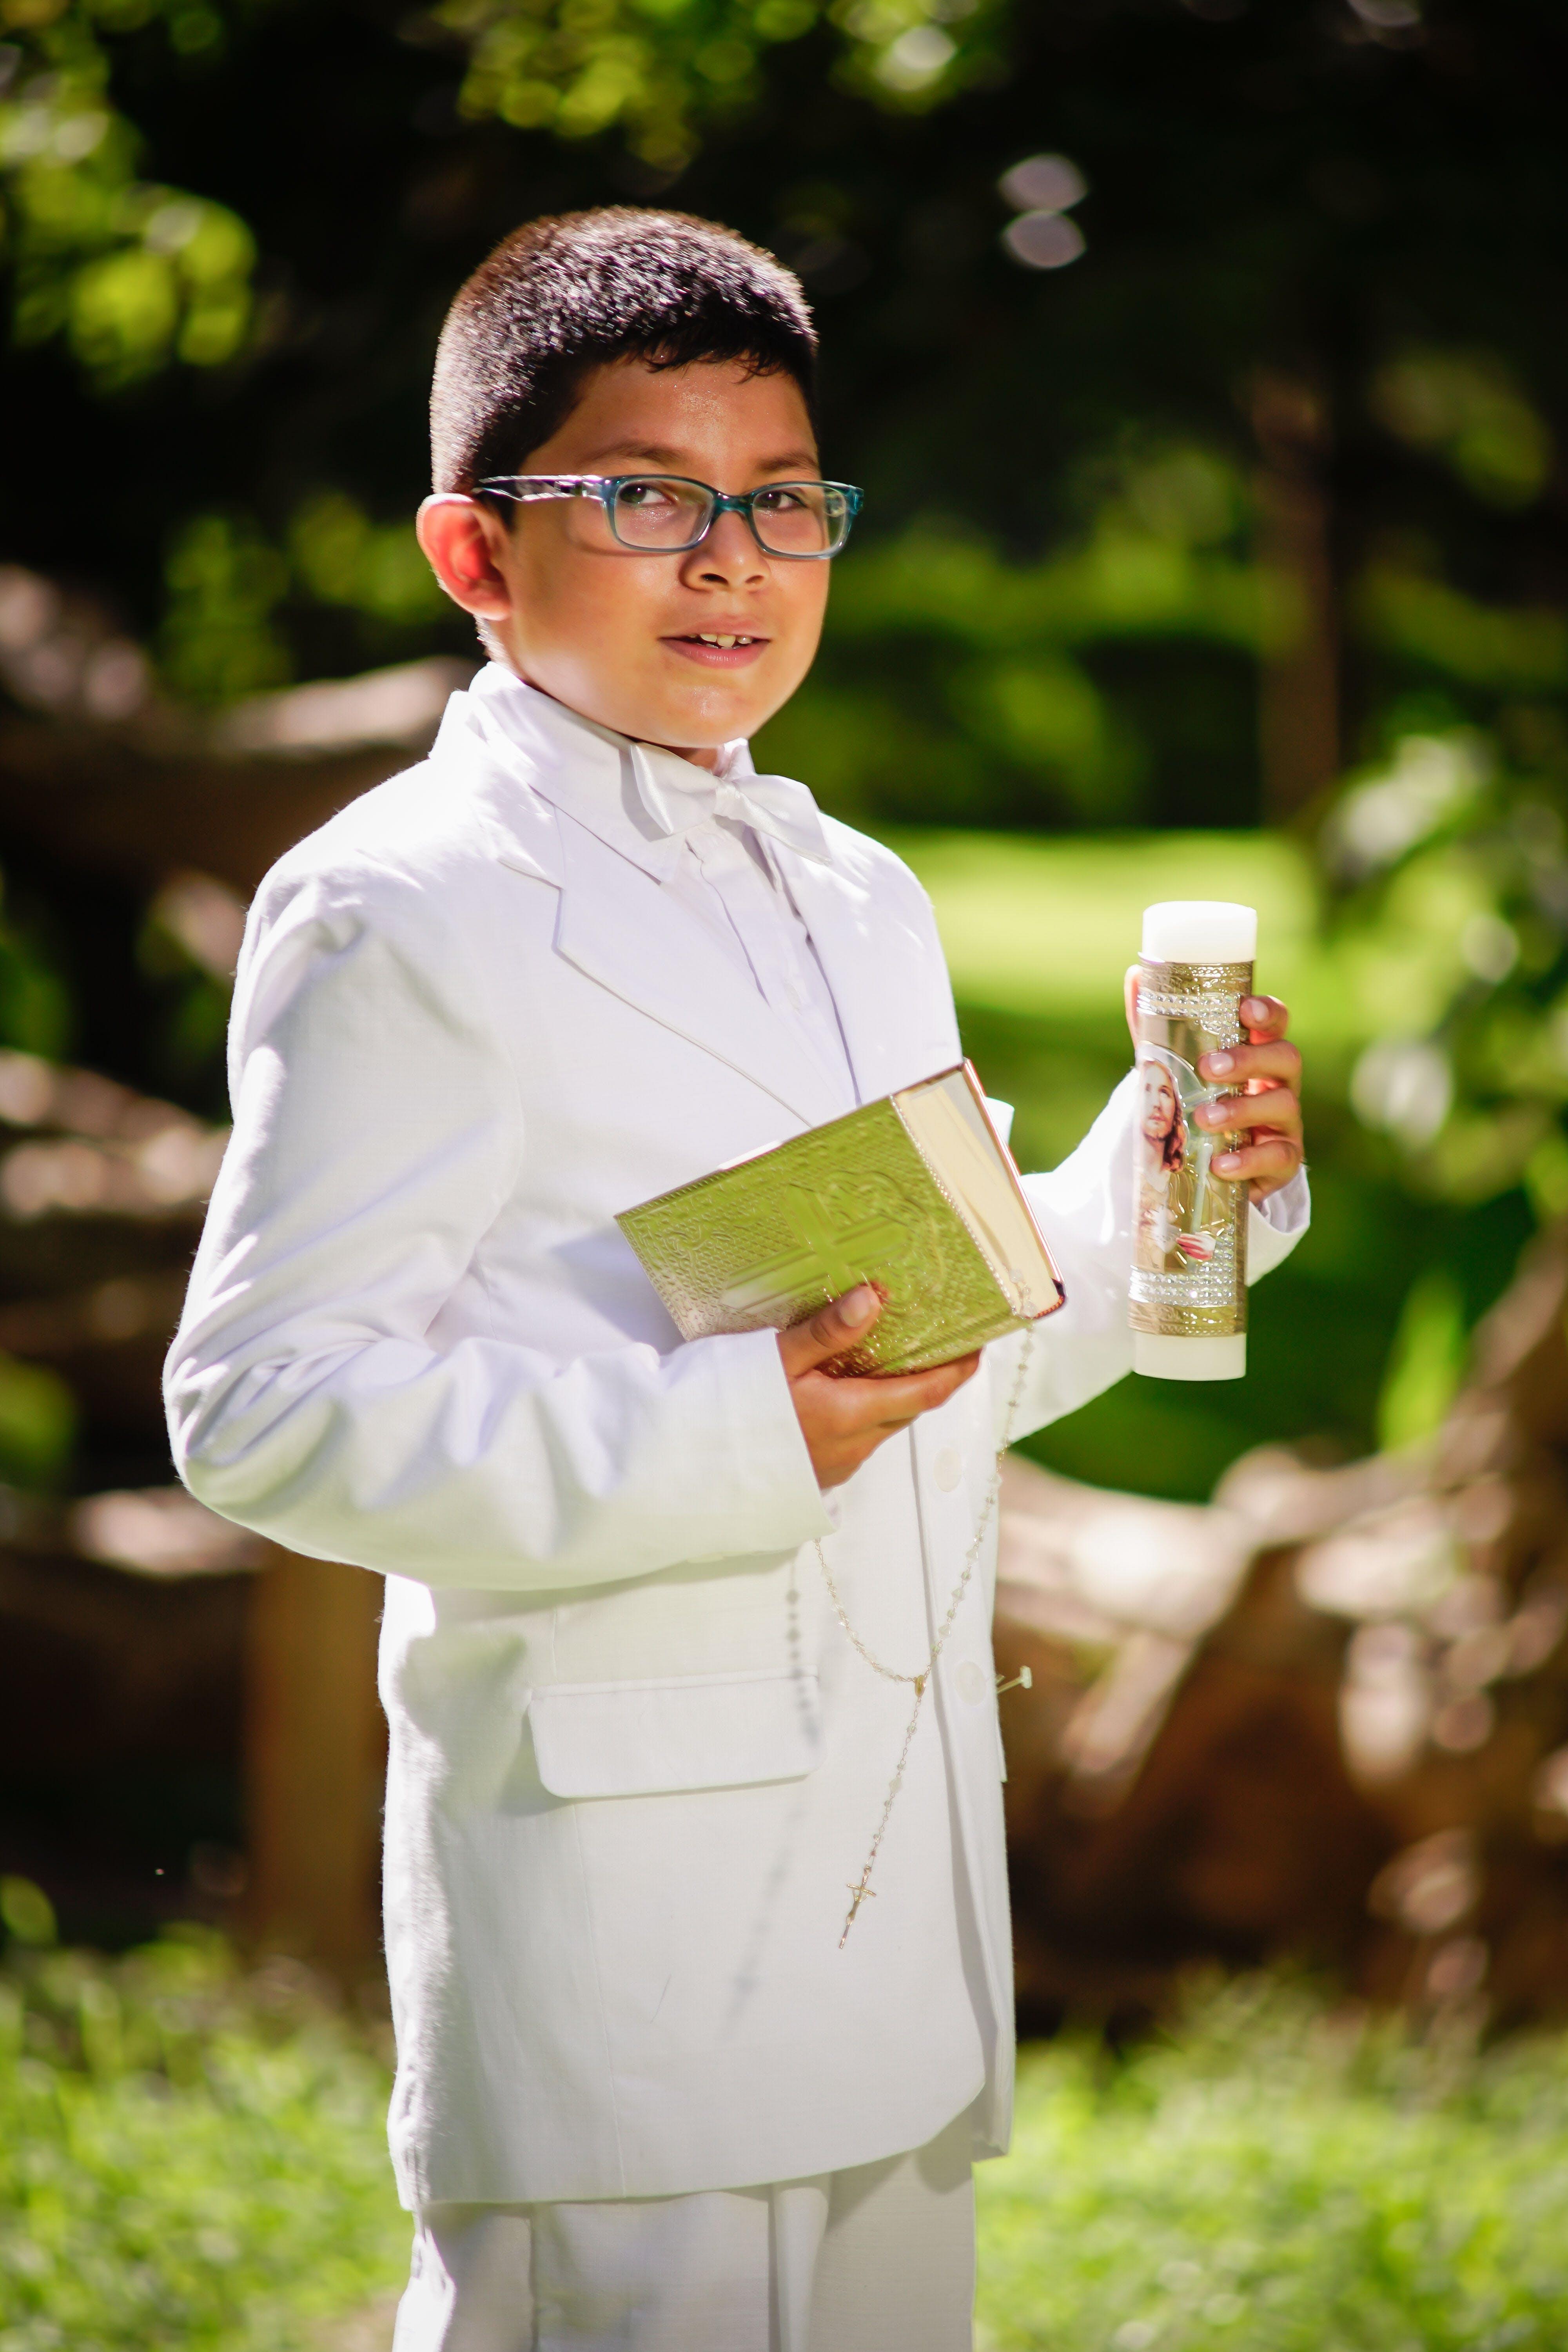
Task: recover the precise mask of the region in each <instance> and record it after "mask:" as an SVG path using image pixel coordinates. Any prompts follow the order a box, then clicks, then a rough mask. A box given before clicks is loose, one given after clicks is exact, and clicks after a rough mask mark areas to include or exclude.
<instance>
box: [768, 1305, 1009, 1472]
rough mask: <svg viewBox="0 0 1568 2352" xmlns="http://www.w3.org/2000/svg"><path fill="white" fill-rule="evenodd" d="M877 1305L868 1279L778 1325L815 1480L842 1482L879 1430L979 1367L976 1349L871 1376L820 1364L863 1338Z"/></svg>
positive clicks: (876, 1441)
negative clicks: (840, 1374)
mask: <svg viewBox="0 0 1568 2352" xmlns="http://www.w3.org/2000/svg"><path fill="white" fill-rule="evenodd" d="M881 1311H882V1302H881V1300H880V1299H879V1297H878V1296H877V1294H876V1292H875V1291H874V1290H873V1289H872V1287H871V1286H870V1284H869V1283H868V1282H863V1283H861V1284H860V1285H859V1286H858V1289H855V1290H851V1291H848V1292H847V1294H846V1295H845V1297H842V1298H836V1299H835V1300H834V1301H833V1304H832V1305H831V1306H830V1307H822V1308H821V1309H819V1311H818V1312H817V1313H816V1314H815V1315H814V1316H813V1317H812V1318H811V1320H810V1322H809V1323H797V1324H796V1325H795V1328H793V1329H792V1330H789V1331H781V1332H780V1333H779V1354H780V1355H781V1356H782V1357H783V1359H784V1373H785V1376H786V1378H787V1379H788V1381H789V1388H790V1395H791V1396H792V1397H793V1399H794V1400H795V1414H796V1417H797V1419H798V1420H799V1422H800V1427H801V1434H802V1436H803V1437H804V1438H805V1444H806V1451H807V1452H808V1453H809V1454H810V1455H811V1466H812V1468H813V1469H814V1470H815V1471H816V1483H817V1485H818V1486H842V1485H843V1484H844V1481H845V1480H846V1478H849V1477H852V1476H853V1475H854V1474H855V1472H856V1471H857V1470H858V1468H859V1467H860V1465H861V1463H862V1462H864V1461H866V1460H868V1457H869V1456H870V1455H871V1454H874V1453H875V1452H876V1450H877V1448H878V1446H879V1445H880V1444H882V1442H883V1440H884V1438H889V1437H891V1436H893V1435H894V1433H896V1432H897V1431H899V1430H900V1429H907V1428H908V1427H909V1425H910V1422H911V1421H918V1420H919V1418H920V1416H921V1413H922V1412H931V1409H932V1407H933V1406H934V1405H939V1404H945V1403H946V1402H947V1401H948V1398H949V1397H950V1396H952V1394H953V1393H954V1391H956V1390H958V1389H961V1388H962V1387H963V1383H964V1381H969V1380H973V1377H974V1375H975V1373H976V1372H977V1371H978V1370H979V1369H980V1358H979V1357H978V1355H973V1356H960V1357H958V1358H957V1359H956V1360H955V1361H954V1362H952V1363H951V1364H933V1365H932V1367H931V1370H929V1371H925V1372H894V1373H891V1374H889V1375H888V1376H886V1377H884V1378H879V1379H875V1380H852V1379H841V1378H836V1377H835V1376H834V1374H833V1373H831V1372H825V1371H823V1370H821V1366H822V1365H824V1364H825V1363H826V1362H827V1361H828V1360H829V1359H830V1358H832V1357H834V1356H841V1355H843V1354H844V1353H845V1351H846V1349H849V1348H852V1347H853V1346H854V1345H855V1343H856V1341H857V1340H859V1339H864V1338H865V1336H866V1334H867V1332H868V1331H869V1329H870V1328H871V1326H872V1324H873V1323H875V1321H876V1319H877V1318H878V1316H879V1314H880V1313H881Z"/></svg>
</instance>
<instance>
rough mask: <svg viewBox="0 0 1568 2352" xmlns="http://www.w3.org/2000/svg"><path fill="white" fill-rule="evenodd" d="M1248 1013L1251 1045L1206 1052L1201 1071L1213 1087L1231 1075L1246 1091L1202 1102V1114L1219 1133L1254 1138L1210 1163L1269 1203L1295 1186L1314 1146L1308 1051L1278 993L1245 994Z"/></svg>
mask: <svg viewBox="0 0 1568 2352" xmlns="http://www.w3.org/2000/svg"><path fill="white" fill-rule="evenodd" d="M1241 1018H1242V1021H1243V1024H1245V1026H1246V1030H1247V1037H1248V1039H1249V1040H1250V1043H1249V1044H1247V1045H1233V1046H1232V1047H1231V1048H1230V1050H1229V1052H1228V1053H1224V1054H1205V1055H1204V1057H1203V1059H1202V1061H1201V1062H1200V1063H1199V1064H1198V1076H1199V1077H1200V1078H1206V1079H1207V1080H1208V1081H1209V1083H1210V1085H1211V1086H1212V1085H1214V1084H1215V1083H1216V1082H1217V1081H1219V1080H1221V1079H1223V1080H1225V1081H1226V1084H1228V1085H1233V1086H1236V1087H1238V1088H1239V1092H1237V1093H1236V1094H1227V1095H1222V1096H1221V1097H1220V1099H1219V1101H1218V1102H1214V1103H1203V1104H1200V1106H1199V1108H1198V1109H1197V1110H1196V1112H1195V1113H1194V1117H1195V1118H1196V1119H1197V1122H1198V1124H1199V1126H1200V1127H1204V1128H1206V1129H1208V1130H1209V1131H1210V1133H1211V1134H1212V1133H1213V1132H1214V1130H1215V1129H1216V1128H1217V1129H1221V1130H1222V1131H1223V1132H1226V1133H1234V1132H1235V1131H1236V1130H1237V1129H1246V1130H1247V1133H1248V1135H1249V1138H1250V1140H1248V1141H1247V1142H1246V1143H1243V1144H1241V1145H1240V1146H1239V1147H1238V1148H1237V1149H1236V1150H1231V1151H1221V1152H1216V1153H1215V1157H1214V1159H1213V1160H1211V1161H1210V1162H1209V1165H1210V1166H1211V1168H1212V1169H1213V1170H1214V1172H1215V1175H1216V1176H1224V1177H1226V1179H1227V1180H1228V1181H1230V1182H1231V1183H1233V1184H1240V1183H1250V1184H1251V1186H1252V1197H1253V1199H1254V1200H1255V1201H1266V1200H1267V1199H1268V1195H1269V1193H1270V1192H1279V1189H1280V1187H1281V1186H1282V1185H1285V1184H1289V1181H1290V1180H1291V1178H1292V1177H1293V1176H1294V1175H1295V1173H1296V1171H1297V1170H1298V1169H1299V1168H1300V1165H1301V1154H1302V1152H1303V1151H1304V1150H1305V1149H1306V1146H1305V1144H1304V1142H1303V1139H1302V1135H1301V1056H1300V1052H1299V1051H1298V1050H1297V1048H1296V1047H1295V1046H1294V1045H1291V1044H1290V1042H1289V1039H1288V1038H1287V1036H1286V1034H1285V1032H1286V1030H1287V1028H1288V1027H1289V1022H1290V1012H1289V1006H1288V1005H1284V1004H1281V1003H1280V1002H1279V998H1278V997H1277V996H1244V997H1243V998H1242V1000H1241Z"/></svg>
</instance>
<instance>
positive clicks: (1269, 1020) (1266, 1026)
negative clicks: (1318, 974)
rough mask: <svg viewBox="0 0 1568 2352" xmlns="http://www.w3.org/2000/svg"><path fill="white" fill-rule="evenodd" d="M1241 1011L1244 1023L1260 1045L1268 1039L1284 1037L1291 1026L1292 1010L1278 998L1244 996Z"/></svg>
mask: <svg viewBox="0 0 1568 2352" xmlns="http://www.w3.org/2000/svg"><path fill="white" fill-rule="evenodd" d="M1239 1009H1240V1013H1241V1018H1242V1021H1243V1023H1244V1024H1245V1025H1246V1027H1247V1029H1248V1030H1249V1031H1250V1033H1251V1034H1252V1036H1253V1038H1254V1039H1255V1041H1257V1042H1258V1043H1259V1044H1261V1043H1262V1041H1263V1040H1264V1039H1265V1038H1266V1037H1283V1035H1284V1034H1285V1032H1286V1030H1287V1029H1288V1028H1289V1025H1290V1008H1289V1005H1288V1004H1284V1003H1281V1002H1280V1000H1279V997H1277V996H1244V997H1243V998H1242V1000H1241V1005H1240V1008H1239Z"/></svg>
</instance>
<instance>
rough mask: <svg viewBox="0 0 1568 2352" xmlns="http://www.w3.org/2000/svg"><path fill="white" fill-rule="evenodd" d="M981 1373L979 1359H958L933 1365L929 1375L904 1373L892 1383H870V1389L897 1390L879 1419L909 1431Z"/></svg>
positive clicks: (924, 1373)
mask: <svg viewBox="0 0 1568 2352" xmlns="http://www.w3.org/2000/svg"><path fill="white" fill-rule="evenodd" d="M978 1370H980V1359H979V1357H978V1356H959V1357H955V1358H954V1360H953V1361H952V1363H949V1364H933V1365H932V1367H931V1370H929V1371H925V1372H906V1373H903V1374H901V1375H900V1376H899V1377H898V1378H897V1379H896V1380H893V1381H885V1380H882V1381H872V1382H870V1383H869V1385H870V1386H871V1387H873V1388H875V1389H879V1390H882V1391H887V1390H889V1389H890V1388H897V1389H898V1390H900V1392H901V1393H900V1395H899V1396H897V1397H896V1398H893V1399H891V1400H889V1404H887V1405H884V1406H883V1408H882V1411H881V1412H880V1414H879V1419H880V1420H881V1421H882V1423H884V1425H886V1426H889V1427H891V1428H895V1429H906V1428H908V1426H909V1424H910V1422H911V1421H916V1420H918V1419H919V1418H920V1415H921V1413H922V1412H932V1411H933V1410H934V1409H935V1407H936V1406H938V1405H939V1404H945V1403H946V1402H947V1401H948V1398H949V1397H950V1396H956V1395H957V1393H958V1391H959V1390H960V1389H961V1388H962V1387H963V1384H964V1382H965V1381H972V1380H973V1378H974V1375H975V1373H976V1372H977V1371H978Z"/></svg>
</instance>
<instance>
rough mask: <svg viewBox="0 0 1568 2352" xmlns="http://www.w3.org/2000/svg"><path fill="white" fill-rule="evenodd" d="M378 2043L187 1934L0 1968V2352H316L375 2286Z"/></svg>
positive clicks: (396, 2241)
mask: <svg viewBox="0 0 1568 2352" xmlns="http://www.w3.org/2000/svg"><path fill="white" fill-rule="evenodd" d="M386 2092H387V2074H386V2067H385V2063H384V2056H383V2055H382V2054H381V2053H377V2052H376V2051H375V2050H374V2048H373V2047H372V2046H371V2045H370V2044H369V2042H367V2040H366V2037H365V2036H364V2035H363V2032H354V2031H353V2030H351V2029H350V2028H349V2027H348V2026H347V2025H345V2023H344V2022H343V2021H342V2020H341V2019H340V2018H338V2017H336V2016H335V2015H334V2014H333V2013H332V2012H331V2011H330V2010H329V2009H327V2008H325V2007H324V2006H323V2005H322V2004H321V2000H320V1998H319V1996H318V1995H317V1994H316V1993H315V1992H314V1991H313V1990H312V1989H311V1987H310V1981H309V1979H306V1978H305V1976H304V1973H303V1971H302V1970H300V1969H297V1968H295V1967H293V1966H292V1965H291V1964H289V1963H287V1962H284V1963H275V1964H273V1965H272V1967H271V1968H270V1969H262V1970H261V1971H260V1972H259V1973H258V1974H257V1975H255V1976H252V1977H249V1978H245V1977H242V1976H241V1975H240V1974H239V1972H238V1971H237V1968H236V1966H235V1964H234V1962H233V1960H232V1959H231V1958H230V1957H229V1956H228V1955H227V1953H226V1951H225V1949H224V1948H223V1947H222V1946H221V1945H220V1944H219V1943H217V1942H216V1939H214V1938H211V1937H206V1936H205V1935H203V1934H201V1933H200V1932H199V1931H195V1932H192V1933H191V1934H189V1935H185V1936H182V1937H176V1938H174V1939H171V1940H170V1941H167V1942H165V1943H163V1944H161V1945H159V1946H157V1947H155V1948H151V1949H149V1950H146V1951H143V1952H140V1953H134V1954H132V1955H131V1957H130V1958H126V1959H124V1960H121V1961H117V1962H112V1963H110V1962H103V1961H100V1960H96V1959H94V1958H90V1957H89V1956H86V1955H82V1954H78V1953H71V1952H48V1953H39V1954H28V1955H22V1956H19V1957H14V1958H12V1960H11V1962H10V1964H9V1965H8V1967H7V1968H6V1969H5V1971H4V1972H3V1973H0V2352H176V2347H177V2352H315V2347H317V2346H318V2345H321V2344H324V2343H325V2342H326V2340H327V2339H326V2338H325V2337H324V2336H322V2334H321V2332H320V2331H321V2324H322V2323H323V2322H324V2321H325V2320H326V2319H327V2318H329V2317H330V2316H331V2315H335V2314H338V2313H342V2312H346V2311H350V2310H353V2309H354V2308H355V2307H357V2306H359V2305H363V2304H364V2303H366V2302H368V2301H370V2300H371V2299H372V2298H373V2297H374V2296H375V2295H377V2294H385V2293H386V2292H388V2291H390V2290H391V2289H393V2288H394V2287H395V2284H396V2282H397V2280H398V2278H399V2275H400V2274H403V2273H406V2269H407V2255H408V2237H409V2229H408V2220H407V2216H406V2215H405V2214H403V2213H401V2212H399V2210H398V2209H397V2203H396V2199H395V2195H394V2193H393V2189H392V2180H391V2175H390V2172H389V2170H388V2168H387V2159H386V2142H385V2133H384V2116H385V2111H386Z"/></svg>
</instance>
